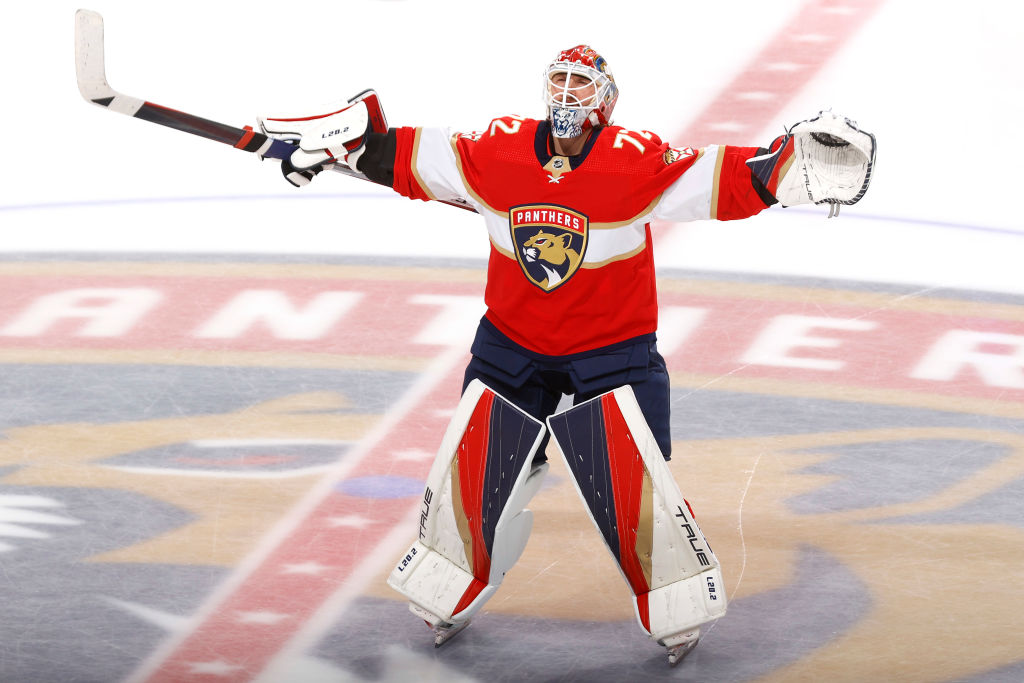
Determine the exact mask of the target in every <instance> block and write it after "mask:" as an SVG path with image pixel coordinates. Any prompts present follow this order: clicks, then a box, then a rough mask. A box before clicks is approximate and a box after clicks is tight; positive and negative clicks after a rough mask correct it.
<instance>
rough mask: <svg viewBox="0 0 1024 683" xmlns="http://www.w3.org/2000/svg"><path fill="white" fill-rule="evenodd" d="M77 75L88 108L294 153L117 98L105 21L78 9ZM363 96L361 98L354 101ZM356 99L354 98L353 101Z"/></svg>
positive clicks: (263, 139) (252, 135) (247, 132)
mask: <svg viewBox="0 0 1024 683" xmlns="http://www.w3.org/2000/svg"><path fill="white" fill-rule="evenodd" d="M75 72H76V75H77V78H78V91H79V92H80V93H81V94H82V97H84V98H85V99H86V100H87V101H88V102H91V103H92V104H95V105H97V106H100V107H103V108H104V109H108V110H110V111H114V112H117V113H118V114H125V115H127V116H131V117H133V118H137V119H142V120H143V121H149V122H150V123H157V124H160V125H161V126H167V127H168V128H173V129H174V130H180V131H183V132H185V133H191V134H192V135H198V136H199V137H203V138H206V139H207V140H213V141H215V142H220V143H222V144H225V145H231V146H232V147H234V148H235V149H240V150H243V151H245V152H253V153H255V154H259V155H260V156H261V157H269V158H271V159H278V160H282V161H283V160H285V159H288V158H289V157H290V156H291V155H292V152H294V151H295V149H296V147H295V145H294V144H292V143H291V142H287V141H284V140H278V139H275V138H271V137H268V136H266V135H263V134H262V133H258V132H256V131H255V130H253V129H252V127H251V126H245V127H244V128H236V127H234V126H229V125H227V124H224V123H219V122H217V121H211V120H209V119H204V118H202V117H200V116H196V115H195V114H189V113H186V112H183V111H178V110H176V109H171V108H169V107H164V106H162V105H159V104H155V103H153V102H149V101H146V100H141V99H138V98H136V97H130V96H128V95H124V94H122V93H119V92H117V91H116V90H114V89H113V88H111V87H110V84H109V83H107V75H106V64H105V61H104V50H103V17H102V16H101V15H100V14H99V13H98V12H94V11H92V10H87V9H80V10H78V11H77V12H75ZM364 94H365V91H364V92H363V93H359V95H356V98H358V97H361V96H362V95H364ZM353 99H355V98H353ZM331 170H333V171H335V172H337V173H342V174H344V175H347V176H351V177H353V178H359V179H361V180H366V181H368V182H370V179H369V178H367V177H366V176H364V175H363V174H362V173H359V172H358V171H356V170H354V169H351V168H348V167H347V166H343V165H341V164H334V165H333V166H331ZM439 201H440V202H441V203H442V204H448V205H449V206H456V207H458V208H460V209H465V210H467V211H474V212H475V209H473V207H472V206H470V205H469V204H466V203H462V202H458V201H444V200H439Z"/></svg>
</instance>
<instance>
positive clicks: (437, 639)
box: [427, 621, 469, 647]
mask: <svg viewBox="0 0 1024 683" xmlns="http://www.w3.org/2000/svg"><path fill="white" fill-rule="evenodd" d="M427 626H430V630H431V631H433V632H434V647H441V646H442V645H444V644H445V643H447V642H448V641H449V640H451V639H452V638H454V637H455V636H457V635H459V634H460V633H462V631H463V630H464V629H465V628H466V627H467V626H469V621H463V622H460V623H458V624H449V623H447V622H442V623H440V624H437V625H436V626H431V625H430V622H427Z"/></svg>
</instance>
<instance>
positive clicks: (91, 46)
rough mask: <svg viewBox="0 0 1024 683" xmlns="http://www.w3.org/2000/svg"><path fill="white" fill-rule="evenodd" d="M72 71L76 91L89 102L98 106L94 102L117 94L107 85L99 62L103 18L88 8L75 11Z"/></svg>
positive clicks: (103, 67) (104, 70)
mask: <svg viewBox="0 0 1024 683" xmlns="http://www.w3.org/2000/svg"><path fill="white" fill-rule="evenodd" d="M75 72H76V74H77V76H78V91H79V92H80V93H82V97H84V98H85V99H87V100H89V101H90V102H94V103H96V104H100V102H97V100H100V101H102V100H108V99H109V98H112V97H114V96H115V95H116V94H117V93H115V92H114V90H113V89H111V87H110V85H109V84H108V83H107V74H106V67H105V65H104V63H103V17H102V16H100V14H99V13H98V12H94V11H92V10H88V9H80V10H78V11H77V12H75ZM102 106H106V104H103V105H102Z"/></svg>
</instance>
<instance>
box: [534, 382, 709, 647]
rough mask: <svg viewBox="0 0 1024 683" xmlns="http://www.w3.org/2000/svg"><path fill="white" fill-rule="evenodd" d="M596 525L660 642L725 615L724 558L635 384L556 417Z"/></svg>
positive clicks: (643, 621) (558, 437) (559, 438)
mask: <svg viewBox="0 0 1024 683" xmlns="http://www.w3.org/2000/svg"><path fill="white" fill-rule="evenodd" d="M548 426H549V428H550V430H551V435H552V437H553V438H554V440H555V443H556V445H557V446H558V448H559V451H560V452H561V454H562V457H563V458H564V459H565V462H566V465H567V467H568V469H569V472H571V473H572V475H573V479H574V481H575V484H576V490H577V492H578V493H579V494H580V497H581V498H582V499H583V502H584V504H585V506H586V507H587V510H588V512H589V513H590V517H591V520H592V521H593V522H594V525H595V526H596V527H597V529H598V531H599V532H600V533H601V536H602V537H603V539H604V541H605V544H606V545H607V547H608V549H609V550H610V551H611V553H612V556H613V557H614V558H615V561H616V563H617V564H618V565H619V569H620V570H621V572H622V575H623V578H624V579H625V580H626V583H627V584H628V585H629V587H630V589H631V590H632V592H633V596H634V607H635V608H636V613H637V619H638V621H639V622H640V625H641V626H642V627H643V628H644V630H645V631H647V632H648V633H649V634H650V635H651V637H652V638H653V639H654V640H656V641H658V642H659V643H662V644H665V642H666V641H668V642H671V641H672V639H673V637H675V636H678V635H679V634H681V633H684V632H687V631H692V630H693V629H694V628H696V627H698V626H700V625H701V624H703V623H706V622H709V621H712V620H714V619H718V618H719V617H721V616H723V615H724V614H725V610H726V598H725V591H724V586H723V583H722V575H721V570H720V569H719V563H718V559H717V558H716V557H715V555H714V553H713V552H712V551H711V547H710V546H709V545H708V543H707V540H706V539H705V538H704V534H703V533H702V532H701V530H700V527H698V526H697V522H696V521H695V520H694V518H693V513H692V511H691V510H690V507H689V503H687V502H686V501H685V500H684V499H683V496H682V494H681V493H680V492H679V488H678V487H677V486H676V483H675V480H674V479H673V478H672V473H671V471H670V470H669V469H668V465H667V464H666V463H665V460H664V458H663V457H662V455H661V452H660V451H659V449H658V446H657V442H656V441H655V439H654V436H653V434H651V430H650V428H649V427H648V426H647V422H646V421H645V420H644V417H643V413H642V412H641V411H640V407H639V405H637V402H636V398H635V397H634V395H633V391H632V389H630V388H629V387H628V386H626V387H620V388H618V389H616V390H615V391H612V392H609V393H606V394H602V395H601V396H598V397H597V398H594V399H591V400H590V401H586V402H584V403H581V404H580V405H578V406H574V407H573V408H570V409H569V410H566V411H564V412H562V413H559V414H557V415H553V416H551V417H549V418H548Z"/></svg>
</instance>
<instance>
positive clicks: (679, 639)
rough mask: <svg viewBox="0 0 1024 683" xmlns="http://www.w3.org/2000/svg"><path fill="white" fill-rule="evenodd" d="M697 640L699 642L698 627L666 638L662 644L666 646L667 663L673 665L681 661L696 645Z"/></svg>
mask: <svg viewBox="0 0 1024 683" xmlns="http://www.w3.org/2000/svg"><path fill="white" fill-rule="evenodd" d="M698 642H700V629H694V630H693V631H687V632H686V633H680V634H679V635H677V636H672V637H671V638H666V639H665V643H664V645H665V647H666V648H668V665H669V666H675V665H676V664H678V663H679V662H680V661H682V659H683V658H684V657H686V655H688V654H690V651H692V650H693V648H695V647H697V643H698Z"/></svg>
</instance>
